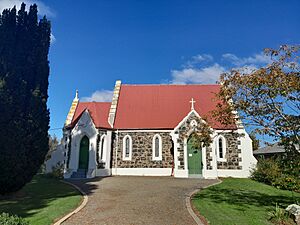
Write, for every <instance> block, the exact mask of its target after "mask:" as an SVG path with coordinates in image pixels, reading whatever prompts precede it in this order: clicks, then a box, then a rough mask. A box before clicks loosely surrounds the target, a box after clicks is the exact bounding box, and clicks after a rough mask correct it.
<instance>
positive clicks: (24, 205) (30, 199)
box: [0, 176, 82, 225]
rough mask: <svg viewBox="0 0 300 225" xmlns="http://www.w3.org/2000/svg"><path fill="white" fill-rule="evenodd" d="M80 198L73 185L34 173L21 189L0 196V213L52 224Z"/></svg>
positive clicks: (72, 207)
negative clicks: (31, 178)
mask: <svg viewBox="0 0 300 225" xmlns="http://www.w3.org/2000/svg"><path fill="white" fill-rule="evenodd" d="M81 201H82V196H81V194H80V193H79V192H78V191H77V190H76V189H75V188H74V187H72V186H70V185H67V184H64V183H62V182H60V181H59V180H57V179H53V178H47V177H44V176H35V177H34V179H33V180H32V181H31V182H30V183H28V184H27V185H26V186H25V187H24V188H23V189H22V190H20V191H18V192H17V193H14V194H13V195H10V196H5V197H1V198H0V212H7V213H9V214H15V215H18V216H21V217H23V218H25V219H26V220H27V221H28V222H29V223H30V224H32V225H40V224H43V225H47V224H52V223H53V222H54V221H55V220H56V219H59V218H61V217H62V216H64V215H65V214H67V213H68V212H70V211H71V210H72V209H74V208H76V207H77V206H78V205H79V204H80V203H81Z"/></svg>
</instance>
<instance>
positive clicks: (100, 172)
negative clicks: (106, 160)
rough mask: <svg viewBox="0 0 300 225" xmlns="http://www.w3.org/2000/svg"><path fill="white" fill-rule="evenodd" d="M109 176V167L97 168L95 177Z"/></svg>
mask: <svg viewBox="0 0 300 225" xmlns="http://www.w3.org/2000/svg"><path fill="white" fill-rule="evenodd" d="M107 176H111V169H97V170H96V177H107Z"/></svg>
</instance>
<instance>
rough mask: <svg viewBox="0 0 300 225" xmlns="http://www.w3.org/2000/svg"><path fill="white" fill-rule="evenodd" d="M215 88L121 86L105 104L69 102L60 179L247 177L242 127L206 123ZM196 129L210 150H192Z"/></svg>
mask: <svg viewBox="0 0 300 225" xmlns="http://www.w3.org/2000/svg"><path fill="white" fill-rule="evenodd" d="M219 89H220V85H165V84H162V85H127V84H121V81H117V82H116V84H115V88H114V93H113V98H112V101H111V102H81V101H80V100H79V98H78V93H76V96H75V98H74V100H73V103H72V106H71V108H70V111H69V113H68V116H67V119H66V122H65V125H64V128H63V148H64V177H65V178H92V177H97V176H110V175H134V176H174V177H186V178H187V177H193V178H198V177H199V178H217V177H228V176H231V177H248V176H249V175H250V171H251V168H253V166H255V164H256V159H255V158H254V157H253V152H252V141H251V139H250V137H249V135H248V134H247V132H246V131H245V129H244V127H243V126H242V125H241V124H239V125H234V126H230V127H229V126H227V127H226V126H224V125H221V124H219V123H217V122H215V121H212V120H211V119H205V118H209V115H210V114H211V111H212V110H214V109H215V107H216V100H215V94H216V93H218V91H219ZM204 124H207V125H209V127H210V129H211V139H212V143H211V144H210V145H209V146H207V147H195V145H194V144H193V143H194V142H195V140H194V139H195V138H196V137H195V134H197V131H199V130H201V128H202V126H203V125H204Z"/></svg>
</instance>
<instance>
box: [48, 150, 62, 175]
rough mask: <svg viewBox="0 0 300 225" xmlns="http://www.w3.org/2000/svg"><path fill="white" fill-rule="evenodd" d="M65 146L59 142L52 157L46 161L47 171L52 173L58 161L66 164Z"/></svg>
mask: <svg viewBox="0 0 300 225" xmlns="http://www.w3.org/2000/svg"><path fill="white" fill-rule="evenodd" d="M64 150H65V149H64V146H63V145H62V144H59V145H58V146H57V147H56V150H54V151H53V152H52V154H51V158H50V159H48V160H47V161H46V162H45V166H46V168H45V170H46V173H51V172H52V169H53V167H56V166H57V164H58V163H60V164H61V165H63V164H64V159H65V157H64Z"/></svg>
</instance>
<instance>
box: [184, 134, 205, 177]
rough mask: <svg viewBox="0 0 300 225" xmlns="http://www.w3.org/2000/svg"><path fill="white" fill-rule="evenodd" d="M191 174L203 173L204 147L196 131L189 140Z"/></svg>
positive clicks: (189, 167)
mask: <svg viewBox="0 0 300 225" xmlns="http://www.w3.org/2000/svg"><path fill="white" fill-rule="evenodd" d="M187 154H188V170H189V175H202V168H203V164H202V148H201V143H199V140H198V139H197V136H196V134H195V133H193V134H191V135H190V137H189V139H188V141H187Z"/></svg>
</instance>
